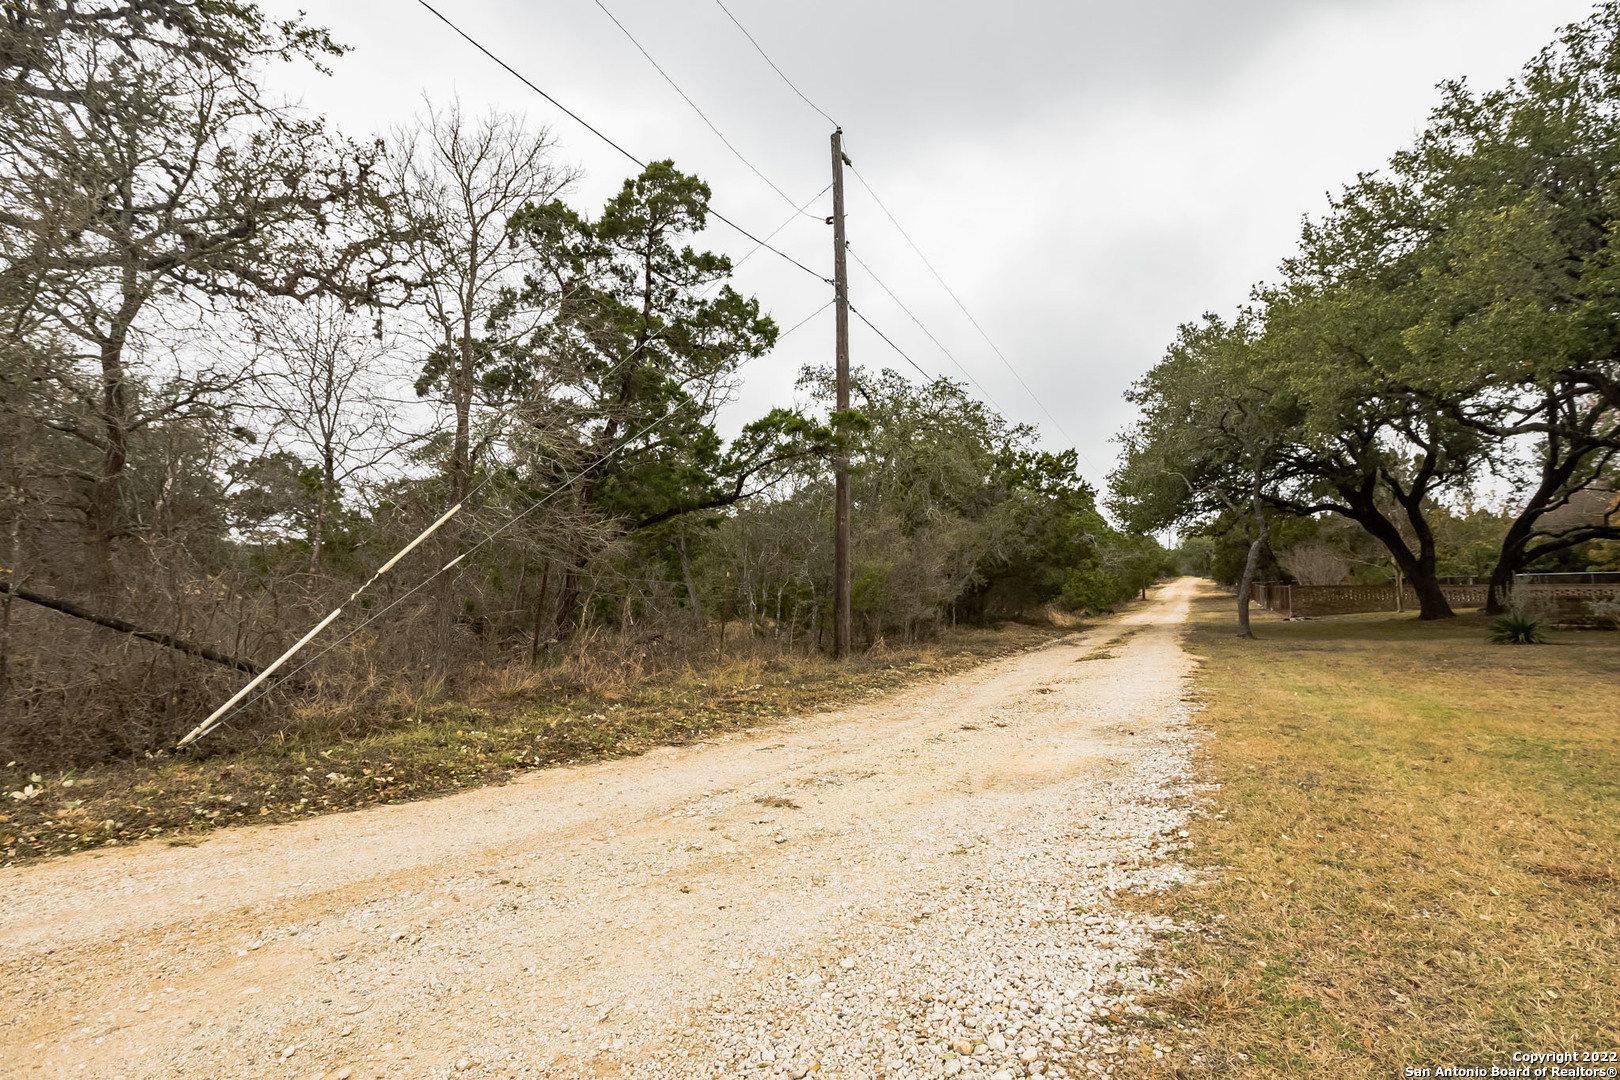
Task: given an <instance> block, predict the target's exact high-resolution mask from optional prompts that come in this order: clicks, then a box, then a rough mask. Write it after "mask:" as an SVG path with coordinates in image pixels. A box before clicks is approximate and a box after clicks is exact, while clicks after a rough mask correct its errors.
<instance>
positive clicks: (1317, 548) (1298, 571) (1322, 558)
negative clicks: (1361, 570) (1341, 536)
mask: <svg viewBox="0 0 1620 1080" xmlns="http://www.w3.org/2000/svg"><path fill="white" fill-rule="evenodd" d="M1277 564H1278V565H1279V566H1281V567H1282V568H1283V569H1284V570H1286V571H1288V572H1289V573H1290V574H1292V575H1293V576H1294V580H1295V581H1297V582H1299V583H1300V584H1301V585H1342V584H1343V583H1344V579H1345V578H1346V577H1348V576H1349V574H1350V560H1349V558H1348V557H1347V556H1346V555H1345V554H1344V552H1342V551H1340V550H1339V549H1338V548H1336V547H1334V546H1333V545H1332V544H1324V543H1320V542H1316V541H1306V542H1305V543H1303V544H1295V545H1294V546H1293V547H1291V548H1289V549H1288V550H1287V551H1285V552H1283V553H1282V554H1281V555H1279V556H1277Z"/></svg>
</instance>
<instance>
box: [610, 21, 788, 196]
mask: <svg viewBox="0 0 1620 1080" xmlns="http://www.w3.org/2000/svg"><path fill="white" fill-rule="evenodd" d="M595 3H596V6H597V7H599V8H601V9H602V14H604V15H606V16H607V17H608V18H609V19H611V20H613V25H614V26H617V27H618V28H619V30H620V32H621V33H623V34H624V36H625V37H627V38H629V39H630V44H632V45H634V46H635V47H636V50H637V51H638V52H640V53H641V55H642V56H644V57H646V58H647V63H649V64H651V65H652V66H653V70H654V71H656V72H658V74H660V75H662V76H663V77H664V81H665V82H667V83H669V85H670V88H671V89H673V90H674V91H675V92H676V93H677V94H679V95H681V100H682V101H684V102H686V103H687V104H688V105H690V106H692V111H693V112H695V113H697V114H698V119H700V120H702V121H703V122H704V123H705V124H707V125H709V130H710V131H712V132H714V134H715V137H716V138H718V139H719V140H720V141H721V142H723V143H725V144H726V149H727V150H730V151H731V152H732V153H733V154H735V155H736V157H737V160H738V161H740V162H742V163H743V164H744V165H746V166H748V168H749V169H750V170H751V171H752V172H753V174H754V175H755V176H757V177H759V178H760V179H761V180H763V181H765V184H766V186H768V187H769V188H770V189H771V190H772V191H774V192H776V193H777V194H778V195H780V196H781V197H782V201H783V202H785V203H787V204H788V205H789V206H794V207H796V206H797V205H798V204H797V203H795V202H794V201H793V199H791V198H790V197H789V196H788V193H787V192H785V191H783V190H782V189H781V188H779V187H777V186H776V184H775V182H774V181H772V180H771V178H770V177H768V176H766V175H765V174H764V173H763V172H761V171H760V170H759V167H758V166H756V165H755V164H754V163H753V162H752V161H749V160H748V158H747V156H745V155H744V154H743V152H742V151H741V150H738V149H737V147H736V146H735V145H734V144H733V143H732V141H731V140H730V139H728V138H726V134H725V132H723V131H721V130H720V129H719V128H718V127H716V126H715V123H714V121H713V120H710V119H709V117H708V114H707V113H705V112H704V111H703V110H702V109H701V108H699V106H698V103H697V102H695V101H693V100H692V98H691V95H689V94H688V93H687V92H686V91H685V90H682V89H681V84H680V83H678V82H676V81H675V80H674V78H673V77H671V75H670V73H669V72H667V71H665V70H664V67H663V65H662V64H660V63H659V62H658V61H657V60H655V59H653V54H652V53H650V52H648V51H647V48H646V46H644V45H643V44H642V43H641V42H639V41H637V40H636V36H635V35H634V34H632V33H631V32H630V30H629V28H628V27H626V26H625V25H624V23H622V22H620V21H619V17H618V16H617V15H615V14H613V12H611V11H609V10H608V6H607V5H606V4H604V3H603V2H602V0H595ZM799 213H801V214H804V215H805V216H806V217H814V216H815V215H813V214H810V213H808V212H806V211H804V210H800V211H799Z"/></svg>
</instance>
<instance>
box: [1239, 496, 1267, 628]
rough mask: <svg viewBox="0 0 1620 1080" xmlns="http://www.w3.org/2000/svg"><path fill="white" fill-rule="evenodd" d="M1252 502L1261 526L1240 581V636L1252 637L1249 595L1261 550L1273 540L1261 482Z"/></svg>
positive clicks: (1250, 544)
mask: <svg viewBox="0 0 1620 1080" xmlns="http://www.w3.org/2000/svg"><path fill="white" fill-rule="evenodd" d="M1250 503H1251V504H1252V512H1253V514H1254V516H1255V520H1256V521H1257V522H1258V523H1259V528H1258V529H1257V530H1256V531H1255V533H1254V539H1253V540H1251V541H1249V557H1248V558H1247V559H1245V560H1244V562H1243V578H1242V580H1241V581H1240V582H1239V583H1238V637H1240V638H1251V639H1252V638H1253V637H1254V631H1253V630H1251V629H1250V628H1249V602H1250V600H1249V597H1250V594H1251V593H1253V592H1254V575H1255V572H1256V571H1257V570H1258V569H1259V566H1260V552H1262V551H1264V550H1265V547H1266V545H1267V544H1268V543H1270V542H1271V522H1270V521H1268V520H1267V519H1266V512H1265V506H1264V504H1263V503H1262V502H1261V500H1260V487H1259V484H1256V485H1255V487H1254V489H1253V490H1252V491H1251V492H1250Z"/></svg>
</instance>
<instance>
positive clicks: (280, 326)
mask: <svg viewBox="0 0 1620 1080" xmlns="http://www.w3.org/2000/svg"><path fill="white" fill-rule="evenodd" d="M250 322H251V325H252V328H253V336H254V339H255V341H256V342H257V344H258V346H259V348H260V349H261V350H262V362H260V363H259V364H257V365H256V371H255V380H254V381H255V385H256V386H257V387H258V389H259V391H260V393H261V395H262V402H261V404H262V407H263V408H265V409H266V410H267V411H268V412H269V413H270V414H271V437H270V439H269V440H268V445H269V446H270V447H272V448H275V447H278V446H280V445H283V444H287V445H290V447H291V449H292V452H293V453H294V454H296V455H297V456H298V457H299V458H300V459H301V460H310V459H313V461H312V464H313V467H314V469H315V471H316V474H317V475H316V483H315V487H316V491H315V496H314V503H315V505H314V506H313V507H312V508H311V509H310V510H309V512H308V519H307V527H308V533H309V569H310V572H311V573H314V572H316V571H317V570H319V569H320V565H321V551H322V548H323V546H324V544H325V542H326V537H327V528H328V522H329V520H330V517H331V514H332V512H333V510H334V508H335V505H336V502H337V500H338V498H339V496H340V494H341V493H342V492H343V491H344V490H345V489H346V488H348V487H349V486H350V485H351V484H352V483H353V481H354V480H355V479H356V478H357V477H359V476H362V475H364V474H366V473H367V472H369V471H370V470H372V469H373V468H375V467H376V466H377V465H378V464H379V463H380V462H382V461H383V460H384V459H385V458H386V457H388V455H389V454H391V453H393V452H395V451H396V450H398V449H399V447H400V446H401V445H403V444H404V443H405V442H406V441H409V436H408V435H403V434H402V433H401V432H400V430H399V427H398V425H396V424H395V423H394V422H393V416H394V414H395V411H396V410H395V408H394V407H391V406H390V405H389V403H387V402H384V401H382V400H380V399H379V396H378V395H379V392H380V386H379V379H380V378H381V376H382V375H383V373H384V372H383V368H384V365H385V363H386V360H387V357H388V354H389V348H388V343H387V341H386V340H385V338H384V336H383V333H382V323H381V320H380V318H379V319H378V320H377V322H376V327H375V329H373V328H371V327H368V326H367V325H366V320H365V317H364V315H363V314H362V313H361V312H358V311H356V310H354V309H353V308H351V307H348V306H346V305H344V304H342V303H341V302H339V301H335V300H330V299H315V300H310V301H305V302H303V303H297V302H287V301H272V302H270V303H268V304H266V305H264V306H263V307H261V308H260V309H259V310H257V311H254V312H253V313H252V315H251V317H250Z"/></svg>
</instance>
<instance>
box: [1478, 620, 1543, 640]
mask: <svg viewBox="0 0 1620 1080" xmlns="http://www.w3.org/2000/svg"><path fill="white" fill-rule="evenodd" d="M1491 640H1492V641H1494V642H1496V643H1497V644H1498V645H1545V644H1546V643H1547V624H1546V623H1545V622H1543V621H1542V619H1541V618H1540V617H1539V616H1536V615H1522V614H1512V615H1504V616H1502V617H1501V618H1500V619H1497V620H1496V621H1495V622H1493V623H1492V624H1491Z"/></svg>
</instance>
